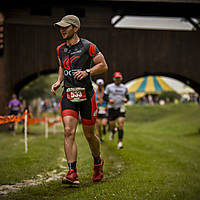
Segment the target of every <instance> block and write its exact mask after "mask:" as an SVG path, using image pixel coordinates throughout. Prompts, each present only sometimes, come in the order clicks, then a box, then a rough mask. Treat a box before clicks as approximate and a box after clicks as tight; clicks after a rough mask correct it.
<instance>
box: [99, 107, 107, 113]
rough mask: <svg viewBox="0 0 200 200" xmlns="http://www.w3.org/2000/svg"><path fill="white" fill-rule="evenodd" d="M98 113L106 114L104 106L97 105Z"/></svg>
mask: <svg viewBox="0 0 200 200" xmlns="http://www.w3.org/2000/svg"><path fill="white" fill-rule="evenodd" d="M98 113H99V114H106V107H103V106H100V107H98Z"/></svg>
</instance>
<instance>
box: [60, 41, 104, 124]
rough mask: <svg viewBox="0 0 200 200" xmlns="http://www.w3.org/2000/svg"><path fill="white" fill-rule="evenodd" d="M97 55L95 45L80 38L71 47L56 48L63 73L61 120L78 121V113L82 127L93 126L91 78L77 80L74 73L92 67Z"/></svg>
mask: <svg viewBox="0 0 200 200" xmlns="http://www.w3.org/2000/svg"><path fill="white" fill-rule="evenodd" d="M99 53H100V52H99V50H98V48H97V46H96V45H95V44H93V43H91V42H90V41H88V40H86V39H82V38H81V39H80V41H79V42H78V43H77V44H75V45H73V46H67V45H66V43H62V44H61V45H59V46H58V47H57V55H58V58H59V60H60V61H61V64H62V67H63V71H64V91H63V93H62V96H61V100H60V108H61V115H62V118H63V117H65V116H73V117H75V118H76V119H78V116H79V112H80V115H81V120H82V123H83V124H84V125H88V126H91V125H94V124H95V122H96V116H97V105H96V97H95V93H94V90H93V87H92V82H91V77H90V76H87V77H86V78H84V79H82V80H77V79H75V78H74V73H75V72H76V71H78V70H81V71H82V70H86V69H89V68H90V67H91V66H93V65H94V63H93V58H94V57H95V56H96V55H98V54H99Z"/></svg>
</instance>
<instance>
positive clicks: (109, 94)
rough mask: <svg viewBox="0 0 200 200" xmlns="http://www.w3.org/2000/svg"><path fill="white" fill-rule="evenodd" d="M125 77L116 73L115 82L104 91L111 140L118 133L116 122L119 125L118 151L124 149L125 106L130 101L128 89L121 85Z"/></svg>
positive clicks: (114, 75)
mask: <svg viewBox="0 0 200 200" xmlns="http://www.w3.org/2000/svg"><path fill="white" fill-rule="evenodd" d="M122 80H123V76H122V74H121V73H120V72H115V73H114V74H113V82H114V83H111V84H108V85H107V86H106V89H105V91H104V100H105V101H107V102H108V120H109V124H110V129H111V131H112V133H111V135H110V140H111V141H112V140H113V139H114V134H115V132H116V128H115V122H116V121H117V123H118V145H117V147H118V149H122V148H123V144H122V140H123V134H124V130H123V126H124V121H125V105H124V103H126V102H127V101H128V100H129V95H128V89H127V87H126V86H125V85H124V84H123V83H121V82H122Z"/></svg>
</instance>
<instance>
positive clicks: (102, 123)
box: [95, 79, 108, 143]
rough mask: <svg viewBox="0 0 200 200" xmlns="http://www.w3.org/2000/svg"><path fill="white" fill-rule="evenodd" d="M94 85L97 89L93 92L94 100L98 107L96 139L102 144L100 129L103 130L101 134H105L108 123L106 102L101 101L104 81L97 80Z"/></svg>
mask: <svg viewBox="0 0 200 200" xmlns="http://www.w3.org/2000/svg"><path fill="white" fill-rule="evenodd" d="M96 84H97V85H98V88H97V89H96V90H95V94H96V99H97V107H98V114H97V121H96V128H97V133H98V137H99V139H100V142H101V143H103V142H104V141H103V139H102V128H103V134H104V135H105V134H106V125H107V122H108V119H107V102H106V101H105V100H103V96H104V80H103V79H97V81H96Z"/></svg>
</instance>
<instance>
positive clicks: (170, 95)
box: [158, 91, 181, 102]
mask: <svg viewBox="0 0 200 200" xmlns="http://www.w3.org/2000/svg"><path fill="white" fill-rule="evenodd" d="M158 98H159V100H160V99H163V100H165V101H168V100H169V101H170V102H174V100H175V99H178V100H180V99H181V95H180V94H178V93H177V92H175V91H169V92H166V91H163V92H162V93H161V94H160V95H158Z"/></svg>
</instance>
